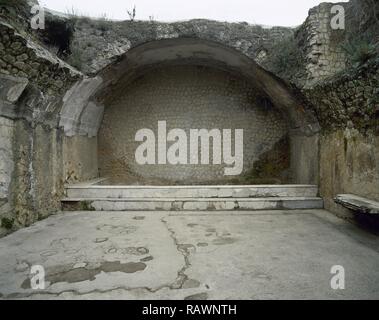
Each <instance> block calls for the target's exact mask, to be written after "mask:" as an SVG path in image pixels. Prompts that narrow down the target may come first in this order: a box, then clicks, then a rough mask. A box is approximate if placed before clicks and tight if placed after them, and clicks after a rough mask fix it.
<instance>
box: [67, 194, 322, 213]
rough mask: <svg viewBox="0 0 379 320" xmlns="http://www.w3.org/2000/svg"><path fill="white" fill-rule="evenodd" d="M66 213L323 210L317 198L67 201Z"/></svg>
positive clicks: (90, 199)
mask: <svg viewBox="0 0 379 320" xmlns="http://www.w3.org/2000/svg"><path fill="white" fill-rule="evenodd" d="M62 207H63V210H66V211H218V210H250V211H253V210H291V209H322V208H323V200H322V199H321V198H318V197H265V198H172V199H170V198H119V199H110V198H98V199H93V198H65V199H63V200H62Z"/></svg>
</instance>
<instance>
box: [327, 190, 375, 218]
mask: <svg viewBox="0 0 379 320" xmlns="http://www.w3.org/2000/svg"><path fill="white" fill-rule="evenodd" d="M334 201H335V202H336V203H338V204H340V205H342V206H344V207H345V208H348V209H350V210H354V211H357V212H359V213H366V214H379V202H377V201H373V200H369V199H366V198H363V197H359V196H356V195H353V194H339V195H337V196H336V197H335V198H334Z"/></svg>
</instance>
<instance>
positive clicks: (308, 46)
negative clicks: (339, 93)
mask: <svg viewBox="0 0 379 320" xmlns="http://www.w3.org/2000/svg"><path fill="white" fill-rule="evenodd" d="M333 5H335V4H332V3H321V4H320V5H319V6H317V7H314V8H313V9H311V10H309V15H308V18H307V19H306V21H305V22H304V23H303V25H302V26H301V27H300V28H299V29H298V30H297V32H296V36H295V37H296V41H297V42H298V44H299V49H300V50H301V51H302V54H303V56H304V58H305V66H304V67H305V71H306V77H305V79H303V86H304V87H311V86H313V85H314V84H315V83H317V82H319V81H322V80H324V79H326V78H328V77H330V76H332V75H334V74H336V73H338V72H339V71H342V70H343V69H344V68H345V60H346V57H345V52H344V50H343V48H342V46H341V45H342V42H343V40H344V37H345V30H333V29H332V28H331V25H330V23H331V20H332V17H333V14H332V13H331V8H332V6H333ZM339 5H343V6H344V5H346V4H344V3H340V4H339Z"/></svg>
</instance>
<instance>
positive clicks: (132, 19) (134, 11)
mask: <svg viewBox="0 0 379 320" xmlns="http://www.w3.org/2000/svg"><path fill="white" fill-rule="evenodd" d="M127 13H128V16H129V19H130V21H134V19H135V18H136V6H134V7H133V9H132V10H131V11H129V10H127Z"/></svg>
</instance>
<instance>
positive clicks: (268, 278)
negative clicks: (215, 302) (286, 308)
mask: <svg viewBox="0 0 379 320" xmlns="http://www.w3.org/2000/svg"><path fill="white" fill-rule="evenodd" d="M33 265H41V266H43V267H44V269H45V284H46V288H45V289H44V290H33V289H31V282H30V277H31V276H30V269H31V266H33ZM333 265H341V266H343V267H344V269H345V286H346V287H345V290H333V289H331V286H330V280H331V278H332V276H333V275H332V274H331V268H332V266H333ZM0 298H2V299H152V300H154V299H180V300H181V299H188V300H191V299H192V300H196V299H202V300H203V299H222V300H223V299H378V298H379V237H378V236H375V235H372V234H369V233H367V232H365V231H363V230H360V229H358V228H357V227H356V226H354V225H352V224H350V223H348V222H345V221H343V220H341V219H338V218H336V217H334V216H333V215H332V214H330V213H328V212H326V211H324V210H306V211H304V210H298V211H262V212H243V213H241V212H240V213H238V212H224V213H220V212H216V213H212V212H209V213H207V212H205V213H204V212H203V213H199V212H197V213H195V212H193V213H191V212H187V213H178V214H177V213H174V212H127V213H126V212H72V213H61V214H57V215H54V216H51V217H49V218H48V219H46V220H43V221H40V222H38V223H36V224H34V225H33V226H31V227H29V228H25V229H22V230H19V231H17V232H15V233H13V234H11V235H9V236H7V237H5V238H2V239H0Z"/></svg>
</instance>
